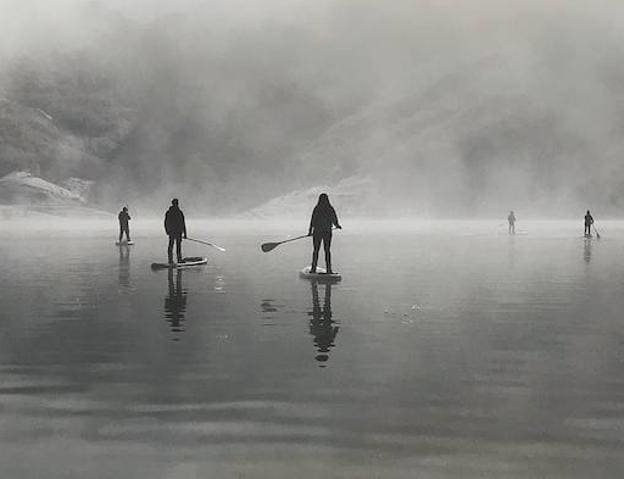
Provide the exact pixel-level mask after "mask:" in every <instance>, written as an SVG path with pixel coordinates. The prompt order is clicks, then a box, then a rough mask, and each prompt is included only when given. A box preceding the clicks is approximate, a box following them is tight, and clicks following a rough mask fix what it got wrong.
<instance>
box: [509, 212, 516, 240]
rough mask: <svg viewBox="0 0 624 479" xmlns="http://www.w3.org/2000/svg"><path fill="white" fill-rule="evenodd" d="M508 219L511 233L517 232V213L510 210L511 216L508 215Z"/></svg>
mask: <svg viewBox="0 0 624 479" xmlns="http://www.w3.org/2000/svg"><path fill="white" fill-rule="evenodd" d="M507 221H509V234H510V235H515V234H516V215H515V214H514V212H513V211H510V212H509V216H507Z"/></svg>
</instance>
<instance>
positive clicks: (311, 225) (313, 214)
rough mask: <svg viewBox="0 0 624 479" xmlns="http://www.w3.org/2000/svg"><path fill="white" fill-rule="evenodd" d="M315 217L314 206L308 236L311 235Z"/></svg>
mask: <svg viewBox="0 0 624 479" xmlns="http://www.w3.org/2000/svg"><path fill="white" fill-rule="evenodd" d="M315 219H316V208H314V210H312V216H311V217H310V227H309V228H308V236H312V230H313V229H314V220H315Z"/></svg>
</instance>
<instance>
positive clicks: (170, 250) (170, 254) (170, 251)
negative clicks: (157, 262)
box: [167, 235, 175, 263]
mask: <svg viewBox="0 0 624 479" xmlns="http://www.w3.org/2000/svg"><path fill="white" fill-rule="evenodd" d="M174 240H175V235H169V246H168V247H167V257H168V258H169V262H170V263H173V242H174Z"/></svg>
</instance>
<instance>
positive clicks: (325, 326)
mask: <svg viewBox="0 0 624 479" xmlns="http://www.w3.org/2000/svg"><path fill="white" fill-rule="evenodd" d="M331 288H332V285H331V284H329V283H328V284H325V301H324V303H323V308H321V305H320V302H319V291H318V282H317V281H312V311H311V312H309V313H308V315H309V316H311V318H310V323H309V327H310V334H311V335H312V336H314V345H315V346H316V351H317V353H318V354H317V355H316V356H315V359H316V360H317V361H318V362H319V363H325V362H327V360H328V359H329V354H328V353H329V351H330V349H331V348H333V347H334V346H335V344H334V341H335V340H336V335H337V334H338V330H339V329H340V328H339V327H338V326H335V324H336V322H335V321H334V320H333V319H332V309H331Z"/></svg>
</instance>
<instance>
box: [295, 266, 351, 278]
mask: <svg viewBox="0 0 624 479" xmlns="http://www.w3.org/2000/svg"><path fill="white" fill-rule="evenodd" d="M310 269H311V268H310V266H306V267H305V268H303V269H302V270H301V271H299V276H300V277H301V278H304V279H312V280H315V281H340V280H341V279H342V275H341V274H340V273H336V272H334V273H331V274H328V273H327V271H326V270H325V268H319V267H318V266H317V268H316V273H311V272H310Z"/></svg>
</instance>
